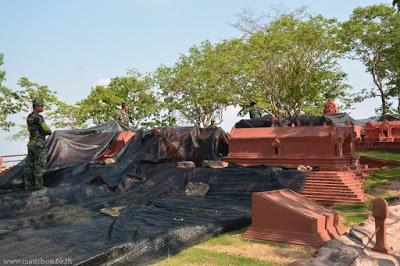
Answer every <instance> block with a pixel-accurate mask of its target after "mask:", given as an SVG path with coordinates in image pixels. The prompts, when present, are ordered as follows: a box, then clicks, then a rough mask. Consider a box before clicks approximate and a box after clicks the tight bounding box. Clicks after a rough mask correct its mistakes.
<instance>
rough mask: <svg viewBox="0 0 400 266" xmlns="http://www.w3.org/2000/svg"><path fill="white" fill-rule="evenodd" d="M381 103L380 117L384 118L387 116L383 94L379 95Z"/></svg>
mask: <svg viewBox="0 0 400 266" xmlns="http://www.w3.org/2000/svg"><path fill="white" fill-rule="evenodd" d="M381 101H382V117H383V118H385V117H386V115H387V104H386V98H385V95H384V94H383V93H381Z"/></svg>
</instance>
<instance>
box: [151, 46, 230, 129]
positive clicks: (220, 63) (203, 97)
mask: <svg viewBox="0 0 400 266" xmlns="http://www.w3.org/2000/svg"><path fill="white" fill-rule="evenodd" d="M225 59H226V58H225V57H224V55H223V54H221V53H218V51H217V49H216V47H215V45H212V44H211V43H210V42H209V41H205V42H203V43H201V45H200V46H193V47H192V48H190V49H189V54H188V55H181V56H180V58H179V59H178V62H177V63H175V65H174V66H171V67H167V66H160V67H159V68H158V69H157V71H156V74H155V77H156V80H157V83H158V86H159V88H160V90H161V94H162V96H163V99H164V103H165V105H166V107H167V108H168V109H169V110H170V111H171V112H177V113H178V114H179V115H180V117H181V119H182V120H184V121H187V122H189V123H191V124H193V125H198V126H205V127H206V126H208V125H210V123H211V120H212V119H215V120H216V122H217V123H219V122H221V121H222V112H223V110H224V109H225V108H226V107H227V106H228V105H230V104H231V103H232V100H231V91H230V88H229V87H228V86H227V83H226V82H225V80H224V69H225V65H226V63H227V62H226V60H225Z"/></svg>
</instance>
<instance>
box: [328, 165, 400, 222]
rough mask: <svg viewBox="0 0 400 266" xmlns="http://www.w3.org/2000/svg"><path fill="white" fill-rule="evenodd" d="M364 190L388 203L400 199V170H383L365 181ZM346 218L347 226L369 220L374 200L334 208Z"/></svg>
mask: <svg viewBox="0 0 400 266" xmlns="http://www.w3.org/2000/svg"><path fill="white" fill-rule="evenodd" d="M364 190H365V192H366V193H367V194H369V195H371V196H372V197H381V198H384V199H386V200H387V201H388V203H389V204H390V203H392V202H395V201H396V200H397V199H399V198H400V168H389V169H381V170H379V171H376V172H374V173H372V174H370V175H369V176H368V177H367V178H366V179H365V180H364ZM333 208H334V209H335V210H337V211H338V212H340V214H341V215H342V217H343V218H344V224H345V225H352V224H355V223H360V222H362V221H364V220H365V219H367V217H368V215H369V214H370V213H371V209H372V199H371V200H368V201H366V202H364V203H360V204H344V205H336V206H334V207H333Z"/></svg>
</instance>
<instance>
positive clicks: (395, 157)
mask: <svg viewBox="0 0 400 266" xmlns="http://www.w3.org/2000/svg"><path fill="white" fill-rule="evenodd" d="M356 154H357V155H358V156H365V157H371V158H376V159H382V160H390V161H400V152H385V151H360V152H357V153H356Z"/></svg>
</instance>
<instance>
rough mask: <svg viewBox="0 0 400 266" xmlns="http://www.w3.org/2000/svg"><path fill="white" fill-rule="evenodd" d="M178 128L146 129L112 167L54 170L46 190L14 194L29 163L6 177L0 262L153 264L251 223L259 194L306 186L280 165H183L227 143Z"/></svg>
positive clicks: (215, 154)
mask: <svg viewBox="0 0 400 266" xmlns="http://www.w3.org/2000/svg"><path fill="white" fill-rule="evenodd" d="M167 132H168V133H167ZM172 132H175V133H173V134H172V133H171V129H168V128H165V129H161V130H160V131H159V132H158V131H157V132H146V133H143V132H140V133H139V134H138V135H137V136H135V138H134V139H132V140H131V141H130V142H129V143H128V144H127V146H126V147H125V149H124V150H123V151H122V152H121V154H119V155H118V158H117V162H116V163H115V164H110V165H102V164H96V163H93V162H89V163H87V162H85V163H82V164H76V165H74V166H68V167H59V168H56V169H52V170H50V171H48V172H47V173H46V176H45V184H46V185H47V186H48V188H47V189H45V190H42V191H37V192H25V191H18V190H16V188H17V187H18V182H17V181H16V180H18V179H19V178H20V175H21V171H22V170H23V164H21V165H19V166H18V167H17V168H16V169H15V170H13V171H12V172H11V173H8V174H7V175H5V176H0V184H1V185H0V259H33V258H43V259H55V258H64V259H66V258H69V259H71V260H72V262H73V263H74V264H77V265H101V264H110V263H113V264H115V265H147V264H149V263H152V262H155V261H158V260H160V259H162V258H163V257H166V256H168V255H171V254H174V253H176V252H178V251H180V250H182V249H184V248H186V247H189V246H192V245H194V244H196V243H198V242H200V241H202V240H205V239H208V238H210V237H212V236H214V235H216V234H219V233H221V232H225V231H229V230H233V229H237V228H240V227H243V226H246V225H248V224H249V223H250V220H251V194H252V193H253V192H257V191H268V190H274V189H282V188H290V189H292V190H294V191H299V190H300V189H301V188H302V186H303V184H304V180H305V177H304V173H301V172H298V171H295V170H283V169H280V168H271V167H248V168H245V167H239V166H236V165H229V167H228V168H224V169H211V168H194V169H182V168H176V167H175V162H176V161H179V160H182V159H185V160H186V159H191V160H194V161H197V162H200V161H201V160H204V159H207V160H212V159H218V158H219V157H220V156H221V154H223V153H224V152H225V150H224V149H225V148H226V146H225V145H226V142H224V139H225V134H224V132H223V131H222V130H221V129H206V130H201V129H200V130H199V129H193V128H181V129H179V128H174V129H173V130H172ZM211 138H212V139H213V140H210V139H211ZM168 145H170V146H169V148H168V150H166V149H164V147H166V146H168ZM160 147H161V148H160ZM160 150H161V151H160ZM199 151H200V152H199ZM189 182H193V183H199V182H201V183H203V184H207V185H208V186H209V190H208V192H207V194H206V195H205V196H204V197H195V196H186V195H185V188H186V185H187V184H188V183H189ZM108 207H124V208H123V209H122V210H121V212H120V215H119V217H117V218H114V217H110V216H107V215H104V214H102V213H100V210H101V209H102V208H108Z"/></svg>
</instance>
